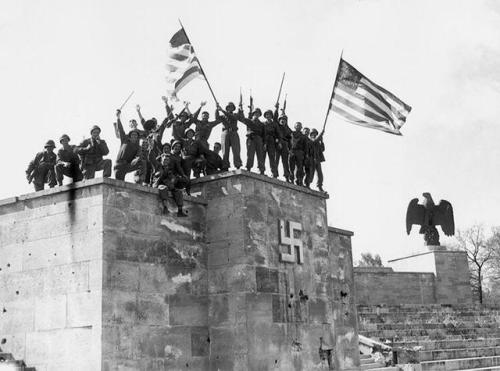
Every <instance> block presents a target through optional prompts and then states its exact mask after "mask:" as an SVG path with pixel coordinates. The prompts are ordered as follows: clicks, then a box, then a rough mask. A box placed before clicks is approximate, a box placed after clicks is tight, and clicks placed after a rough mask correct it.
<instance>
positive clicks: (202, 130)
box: [192, 110, 222, 150]
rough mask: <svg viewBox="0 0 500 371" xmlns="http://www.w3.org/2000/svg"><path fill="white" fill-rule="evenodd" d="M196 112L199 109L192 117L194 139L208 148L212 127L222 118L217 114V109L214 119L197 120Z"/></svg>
mask: <svg viewBox="0 0 500 371" xmlns="http://www.w3.org/2000/svg"><path fill="white" fill-rule="evenodd" d="M198 114H199V110H198V111H196V112H195V114H194V115H193V119H192V121H193V122H194V124H195V130H194V139H196V140H197V141H198V142H199V143H200V144H201V145H202V146H204V147H205V148H206V149H207V150H208V148H209V146H208V138H210V134H212V129H213V128H214V127H216V126H217V125H219V124H220V123H221V122H222V120H221V118H220V117H219V115H218V111H215V120H214V121H208V120H207V121H204V120H198Z"/></svg>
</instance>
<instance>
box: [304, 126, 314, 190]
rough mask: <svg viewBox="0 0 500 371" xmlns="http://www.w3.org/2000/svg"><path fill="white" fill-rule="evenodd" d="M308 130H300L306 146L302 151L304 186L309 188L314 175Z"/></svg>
mask: <svg viewBox="0 0 500 371" xmlns="http://www.w3.org/2000/svg"><path fill="white" fill-rule="evenodd" d="M309 132H310V131H309V128H304V129H302V134H304V138H305V142H306V146H305V151H304V185H305V186H306V187H307V188H309V187H310V185H311V182H312V176H313V175H314V170H313V153H312V141H311V139H309Z"/></svg>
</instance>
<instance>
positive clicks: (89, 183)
mask: <svg viewBox="0 0 500 371" xmlns="http://www.w3.org/2000/svg"><path fill="white" fill-rule="evenodd" d="M100 184H106V185H111V186H115V187H120V188H126V189H130V190H134V191H139V192H144V193H151V194H156V195H157V194H158V190H157V189H156V188H152V187H146V186H143V185H140V184H135V183H130V182H125V181H123V180H116V179H112V178H94V179H89V180H82V181H80V182H76V183H70V184H65V185H63V186H56V187H54V188H49V189H44V190H43V191H38V192H31V193H26V194H24V195H20V196H17V197H9V198H5V199H3V200H0V206H4V205H9V204H12V203H16V202H18V201H26V200H30V199H34V198H39V197H44V196H49V195H53V194H56V193H63V192H68V191H74V190H76V189H81V188H86V187H91V186H96V185H100ZM184 200H186V201H191V202H193V203H198V204H202V205H206V204H207V201H206V200H205V199H203V198H201V197H193V196H188V195H184Z"/></svg>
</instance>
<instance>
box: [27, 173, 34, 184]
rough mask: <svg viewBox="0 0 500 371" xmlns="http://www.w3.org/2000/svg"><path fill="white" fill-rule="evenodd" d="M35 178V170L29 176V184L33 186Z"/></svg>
mask: <svg viewBox="0 0 500 371" xmlns="http://www.w3.org/2000/svg"><path fill="white" fill-rule="evenodd" d="M34 178H35V170H32V171H31V173H30V174H29V175H28V184H31V182H32V181H33V179H34Z"/></svg>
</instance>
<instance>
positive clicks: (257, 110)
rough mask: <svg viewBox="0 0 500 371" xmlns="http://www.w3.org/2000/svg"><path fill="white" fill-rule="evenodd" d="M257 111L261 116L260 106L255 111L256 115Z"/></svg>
mask: <svg viewBox="0 0 500 371" xmlns="http://www.w3.org/2000/svg"><path fill="white" fill-rule="evenodd" d="M257 112H258V113H259V116H260V115H262V111H261V110H260V108H256V109H255V111H253V114H254V115H255V114H256V113H257Z"/></svg>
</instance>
